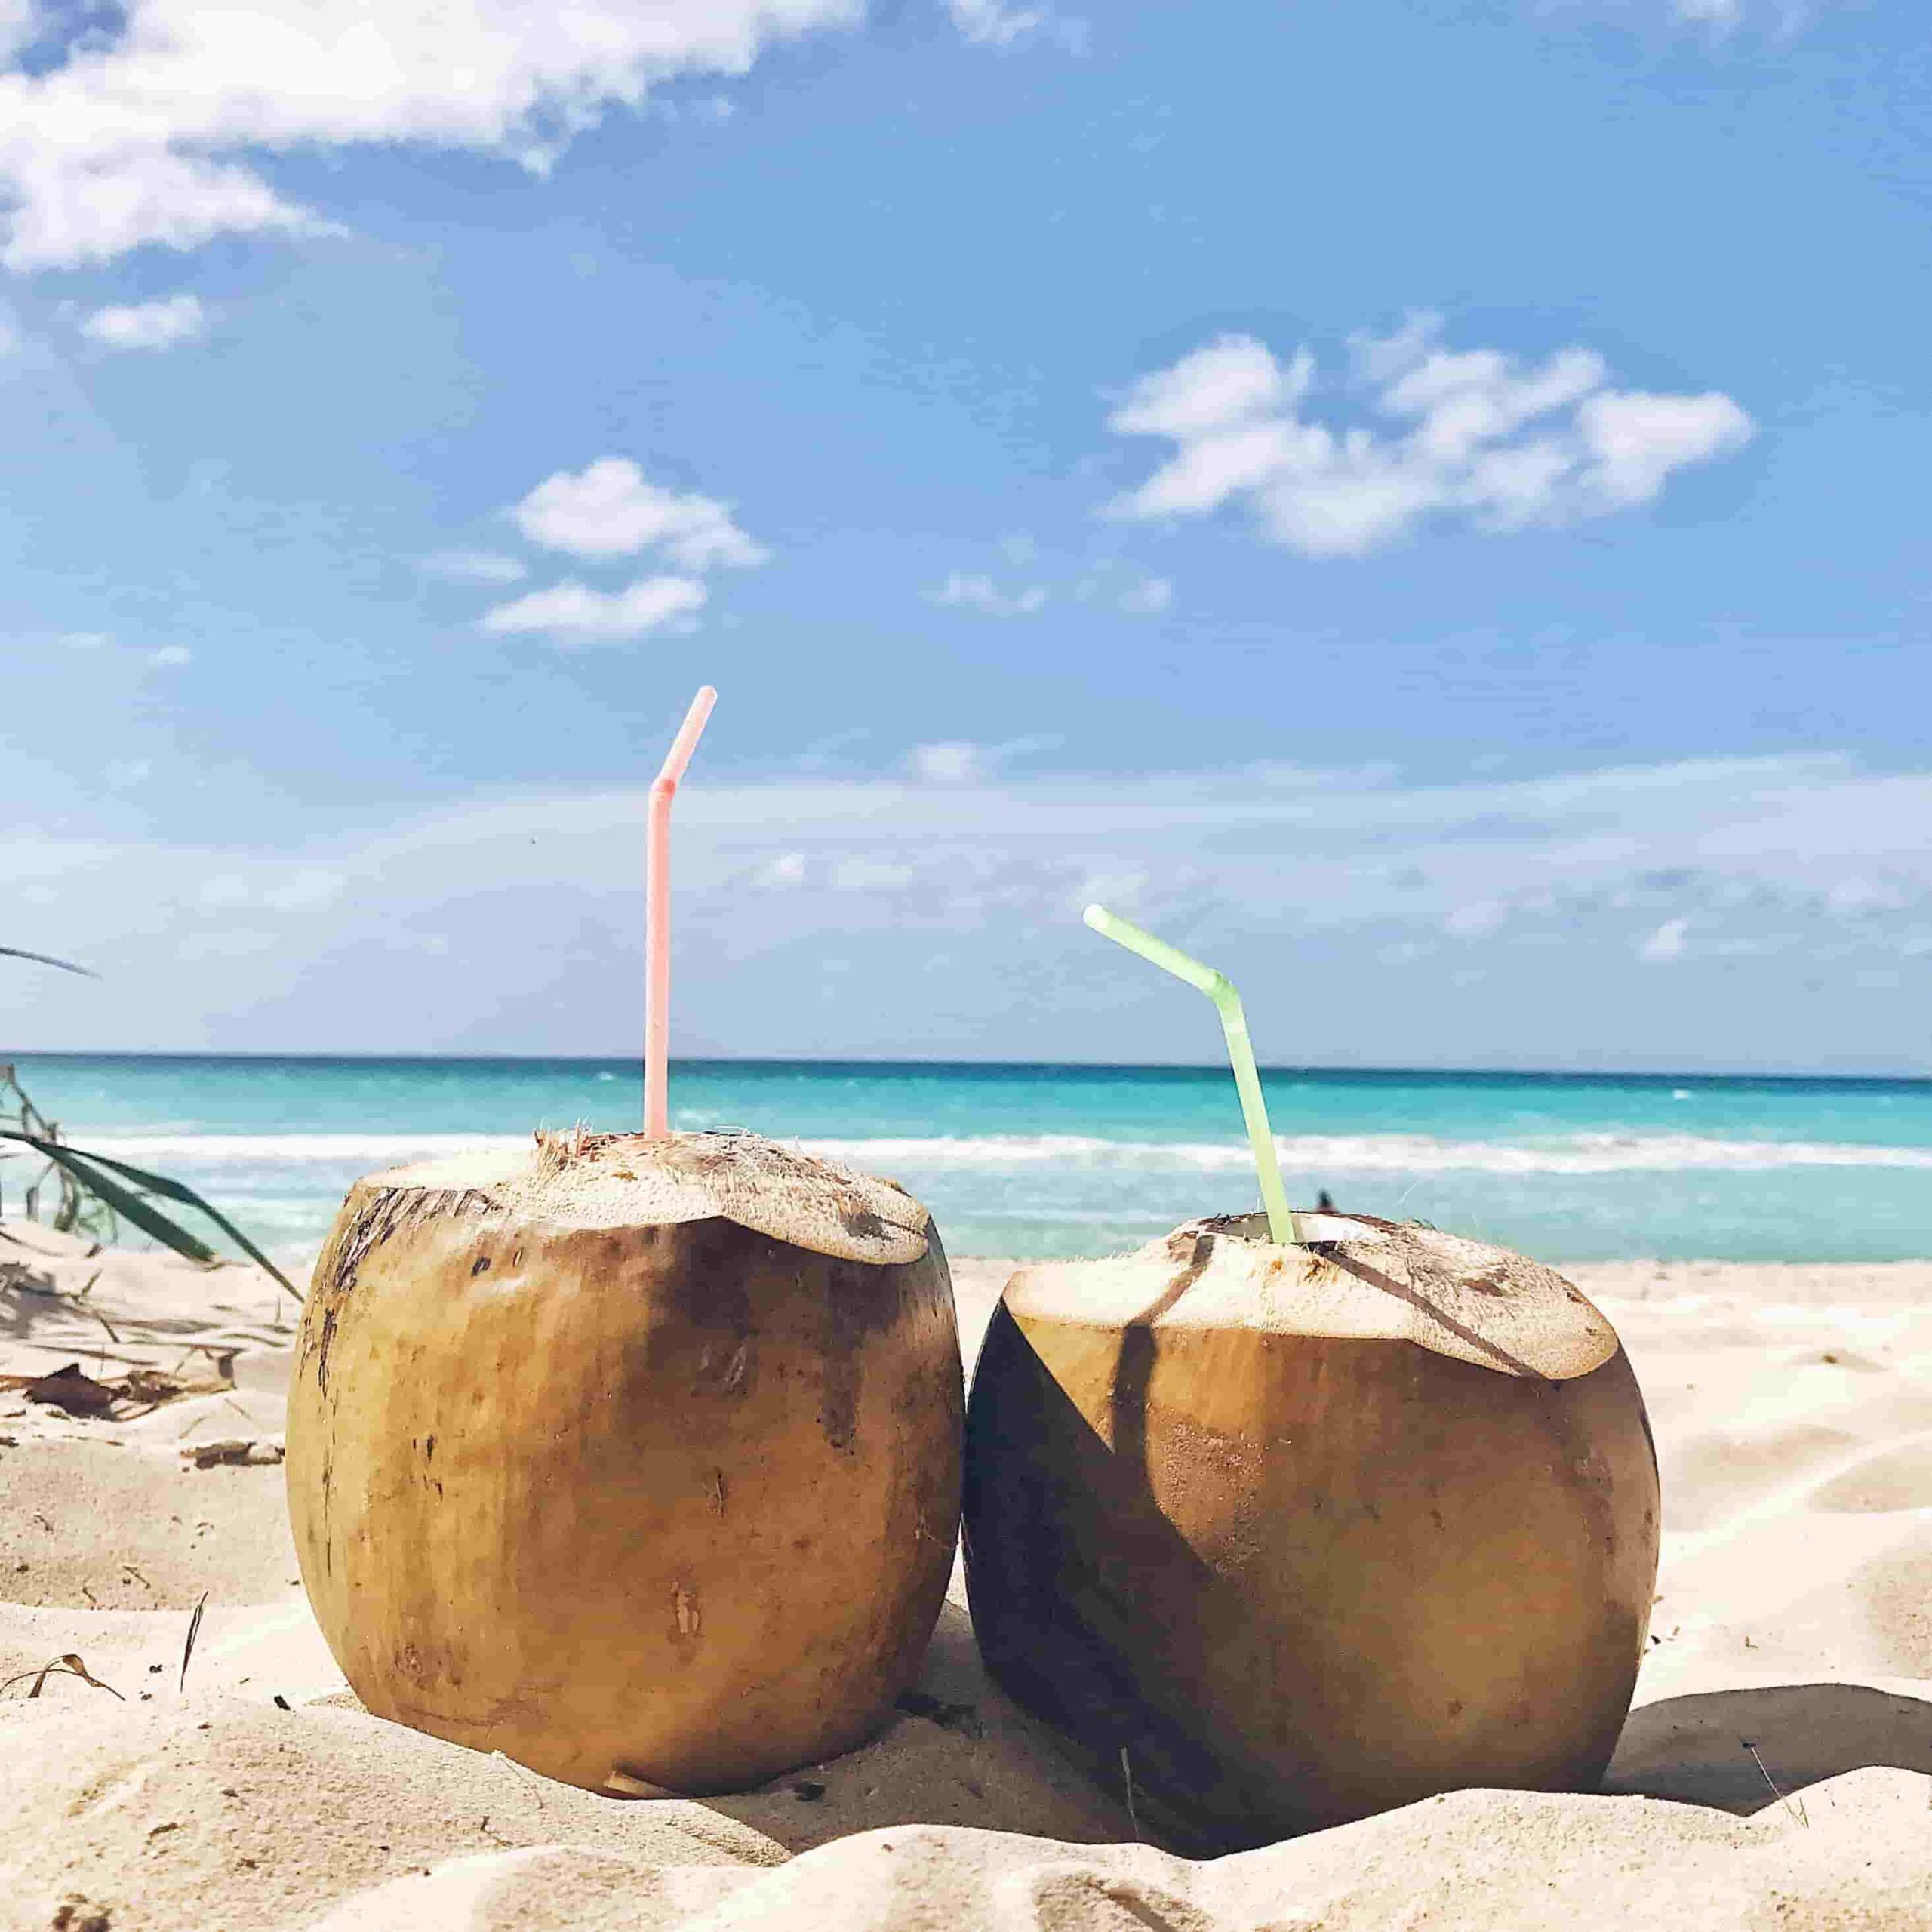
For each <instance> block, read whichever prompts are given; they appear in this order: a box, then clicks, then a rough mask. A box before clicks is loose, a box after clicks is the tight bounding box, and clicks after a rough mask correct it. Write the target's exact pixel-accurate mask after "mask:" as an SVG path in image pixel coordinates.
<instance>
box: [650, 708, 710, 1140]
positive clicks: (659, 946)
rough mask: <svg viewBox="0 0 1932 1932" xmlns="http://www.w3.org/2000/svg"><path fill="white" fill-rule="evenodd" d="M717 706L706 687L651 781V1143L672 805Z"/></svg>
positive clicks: (663, 1042) (663, 1038) (657, 1090)
mask: <svg viewBox="0 0 1932 1932" xmlns="http://www.w3.org/2000/svg"><path fill="white" fill-rule="evenodd" d="M717 702H718V694H717V693H716V692H715V691H713V690H712V688H711V687H710V686H709V685H706V686H705V687H704V688H703V690H702V691H700V692H699V693H698V694H697V697H694V698H693V699H692V700H691V709H690V710H688V712H685V721H684V722H683V723H682V724H680V725H679V726H678V735H677V736H676V737H675V738H673V739H672V741H671V749H670V750H669V752H666V754H665V757H664V763H663V766H662V768H660V770H659V771H658V774H657V777H656V778H655V779H654V780H652V781H651V811H650V817H649V818H648V821H647V828H646V832H645V848H644V851H645V861H644V868H645V869H644V875H645V912H644V1131H645V1136H646V1137H647V1138H648V1139H650V1140H668V1139H669V1137H670V1134H671V1105H670V1077H669V1052H670V1044H671V801H672V799H673V798H675V797H676V796H677V795H678V780H679V779H681V777H684V775H685V766H686V765H688V764H690V763H691V753H692V752H694V751H695V750H697V741H698V738H699V737H700V734H702V733H703V730H704V721H705V720H706V718H709V716H710V715H711V707H712V706H713V705H714V704H715V703H717Z"/></svg>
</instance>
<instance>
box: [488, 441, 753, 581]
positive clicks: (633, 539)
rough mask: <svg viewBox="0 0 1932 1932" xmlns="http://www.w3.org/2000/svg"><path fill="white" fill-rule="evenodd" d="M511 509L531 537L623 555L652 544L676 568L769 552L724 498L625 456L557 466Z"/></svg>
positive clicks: (737, 561) (741, 560)
mask: <svg viewBox="0 0 1932 1932" xmlns="http://www.w3.org/2000/svg"><path fill="white" fill-rule="evenodd" d="M511 515H513V516H514V517H515V519H516V524H517V528H518V529H519V530H521V531H522V532H523V534H524V535H525V536H526V537H528V538H529V539H530V540H531V542H532V543H541V544H543V546H545V547H546V549H552V550H564V551H568V552H569V553H570V554H571V555H572V556H576V557H624V556H629V555H632V554H634V553H635V552H637V551H639V550H642V549H647V548H648V547H651V546H657V548H659V549H662V550H663V551H664V552H666V554H667V555H669V557H670V558H671V559H672V561H673V562H675V564H676V565H678V568H680V569H681V570H687V571H704V570H709V569H710V568H712V567H713V566H714V565H734V566H738V567H743V566H745V565H752V564H761V563H763V562H764V561H765V558H766V556H767V555H768V552H766V551H765V550H764V549H761V547H760V546H758V544H756V543H753V542H752V540H751V539H750V538H749V537H747V536H746V534H745V533H744V532H743V531H742V530H740V528H738V526H737V524H736V523H735V522H734V521H732V518H731V510H730V508H729V506H728V505H726V504H724V503H718V502H717V501H715V500H714V499H713V498H712V497H700V496H698V495H696V494H688V495H680V494H678V493H677V492H676V491H672V490H666V489H663V488H660V487H659V486H658V485H657V484H655V483H651V482H649V481H646V479H645V474H644V472H643V471H642V470H641V469H639V468H638V466H637V465H636V464H635V463H633V462H632V460H630V458H629V457H621V456H607V457H600V458H599V459H598V460H597V461H596V462H595V463H592V464H590V465H589V467H588V468H586V469H582V470H580V471H578V472H576V473H575V474H574V475H573V474H572V473H571V472H570V471H568V470H559V471H558V472H557V474H556V475H554V476H552V477H550V478H548V479H547V480H546V481H544V482H542V483H540V484H538V485H537V488H535V489H534V490H533V491H531V493H530V494H529V495H528V496H527V497H525V498H524V500H522V502H521V503H518V505H517V506H516V507H515V509H514V510H512V512H511Z"/></svg>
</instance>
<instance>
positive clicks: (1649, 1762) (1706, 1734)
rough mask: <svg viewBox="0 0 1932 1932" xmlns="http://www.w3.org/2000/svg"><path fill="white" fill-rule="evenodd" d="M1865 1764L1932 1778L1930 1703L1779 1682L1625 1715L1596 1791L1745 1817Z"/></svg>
mask: <svg viewBox="0 0 1932 1932" xmlns="http://www.w3.org/2000/svg"><path fill="white" fill-rule="evenodd" d="M1754 1749H1755V1752H1756V1754H1757V1755H1756V1756H1755V1757H1753V1755H1752V1752H1753V1750H1754ZM1872 1764H1887V1765H1890V1766H1893V1767H1895V1768H1896V1769H1898V1770H1907V1771H1924V1772H1926V1773H1927V1774H1932V1703H1926V1702H1925V1701H1924V1700H1923V1699H1921V1698H1918V1697H1906V1696H1904V1695H1903V1694H1900V1692H1897V1691H1895V1690H1874V1689H1872V1688H1871V1687H1869V1686H1866V1685H1864V1684H1772V1685H1770V1686H1767V1687H1764V1688H1763V1689H1761V1690H1712V1691H1706V1692H1704V1693H1702V1694H1699V1695H1697V1696H1694V1697H1666V1698H1665V1699H1664V1700H1663V1702H1662V1703H1656V1704H1647V1705H1646V1706H1644V1708H1643V1709H1641V1710H1637V1711H1633V1712H1631V1714H1630V1721H1629V1723H1628V1724H1626V1725H1625V1726H1624V1727H1623V1738H1622V1740H1620V1742H1619V1743H1618V1745H1617V1755H1616V1756H1615V1757H1614V1758H1613V1759H1612V1760H1611V1766H1610V1769H1609V1770H1608V1771H1607V1773H1606V1774H1604V1781H1603V1786H1602V1789H1603V1790H1604V1792H1606V1793H1608V1794H1610V1795H1617V1796H1636V1797H1643V1798H1674V1799H1675V1800H1676V1801H1678V1803H1680V1804H1707V1805H1710V1806H1712V1807H1715V1809H1717V1810H1721V1811H1734V1812H1736V1813H1737V1814H1739V1815H1740V1816H1748V1815H1749V1814H1751V1813H1752V1812H1754V1811H1761V1810H1764V1807H1766V1806H1767V1805H1770V1804H1777V1802H1778V1801H1779V1799H1780V1797H1790V1796H1792V1795H1794V1794H1795V1793H1797V1792H1801V1791H1803V1790H1804V1788H1805V1786H1807V1785H1814V1784H1820V1783H1823V1782H1824V1780H1826V1779H1827V1778H1835V1777H1840V1776H1841V1775H1842V1774H1844V1773H1845V1772H1847V1771H1856V1770H1863V1769H1864V1768H1865V1767H1866V1766H1868V1765H1872Z"/></svg>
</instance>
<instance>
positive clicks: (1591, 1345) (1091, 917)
mask: <svg viewBox="0 0 1932 1932" xmlns="http://www.w3.org/2000/svg"><path fill="white" fill-rule="evenodd" d="M1086 921H1087V924H1088V925H1090V926H1091V927H1092V928H1094V931H1097V932H1099V933H1100V934H1104V935H1105V936H1106V937H1107V938H1109V939H1111V940H1115V941H1116V942H1118V943H1119V944H1121V946H1125V947H1126V948H1127V949H1128V950H1129V951H1131V952H1135V953H1137V954H1139V955H1140V956H1141V957H1142V958H1145V959H1146V960H1149V961H1151V962H1152V964H1155V965H1157V966H1159V967H1161V968H1163V969H1164V970H1165V971H1168V972H1170V973H1172V974H1175V975H1176V976H1177V977H1179V978H1180V979H1182V980H1185V981H1186V983H1188V984H1189V985H1190V986H1195V987H1196V988H1198V989H1199V990H1200V991H1201V992H1204V993H1206V994H1207V995H1208V997H1209V998H1211V1000H1212V1001H1214V1005H1215V1007H1216V1009H1217V1011H1218V1012H1219V1014H1220V1018H1221V1023H1222V1029H1223V1034H1224V1036H1225V1038H1226V1043H1227V1048H1228V1052H1229V1058H1230V1060H1231V1062H1232V1067H1233V1072H1234V1078H1235V1089H1236V1092H1237V1094H1238V1097H1239V1100H1240V1103H1241V1111H1242V1114H1243V1116H1244V1119H1245V1121H1246V1122H1247V1130H1248V1135H1249V1144H1250V1146H1251V1149H1252V1150H1253V1153H1254V1164H1255V1169H1256V1175H1257V1180H1258V1181H1259V1183H1260V1193H1261V1198H1262V1201H1263V1204H1264V1212H1263V1213H1261V1214H1243V1213H1234V1214H1211V1215H1207V1216H1205V1217H1203V1218H1201V1219H1199V1220H1191V1221H1188V1222H1186V1223H1183V1225H1182V1226H1180V1227H1177V1228H1176V1229H1174V1232H1172V1233H1171V1234H1170V1235H1166V1236H1164V1237H1163V1238H1161V1239H1160V1240H1158V1241H1152V1242H1150V1243H1149V1244H1148V1245H1147V1246H1146V1247H1143V1248H1142V1249H1141V1250H1140V1251H1139V1252H1138V1253H1137V1254H1127V1255H1120V1256H1116V1257H1112V1258H1111V1259H1108V1260H1097V1261H1088V1262H1075V1263H1060V1264H1048V1265H1044V1266H1035V1267H1029V1268H1025V1269H1021V1270H1020V1272H1019V1273H1017V1274H1016V1275H1014V1277H1013V1278H1012V1279H1011V1281H1008V1284H1007V1285H1006V1290H1005V1293H1004V1295H1003V1297H1001V1303H1000V1306H999V1307H998V1309H997V1310H996V1311H995V1314H994V1316H993V1320H992V1325H991V1327H989V1329H988V1331H987V1333H986V1342H985V1344H984V1346H983V1348H982V1349H981V1350H980V1358H979V1362H978V1365H977V1367H976V1368H975V1369H974V1376H973V1392H972V1397H971V1401H970V1402H969V1404H968V1411H967V1452H966V1491H965V1512H964V1513H965V1546H966V1581H967V1589H968V1597H969V1599H970V1601H971V1609H972V1614H973V1627H974V1634H975V1635H976V1636H977V1638H978V1640H979V1644H980V1654H981V1655H982V1657H983V1658H984V1659H985V1660H986V1665H987V1666H988V1668H989V1669H990V1670H991V1671H992V1674H993V1675H994V1676H995V1678H997V1679H998V1681H999V1682H1000V1683H1001V1685H1002V1686H1003V1687H1004V1688H1005V1689H1006V1690H1008V1692H1009V1693H1010V1694H1011V1695H1012V1696H1013V1697H1014V1698H1016V1699H1017V1700H1018V1701H1019V1702H1020V1703H1021V1704H1023V1705H1024V1706H1026V1707H1027V1708H1028V1709H1029V1710H1031V1711H1032V1712H1033V1713H1034V1715H1036V1716H1037V1717H1039V1718H1042V1719H1043V1720H1044V1721H1046V1722H1047V1723H1048V1724H1051V1725H1052V1726H1053V1727H1054V1728H1056V1729H1057V1730H1059V1731H1060V1733H1061V1734H1062V1735H1063V1737H1064V1738H1065V1739H1066V1741H1067V1742H1068V1743H1069V1744H1070V1745H1071V1746H1072V1747H1073V1749H1075V1752H1076V1753H1077V1754H1078V1755H1081V1756H1082V1757H1083V1758H1084V1759H1085V1761H1087V1762H1088V1764H1089V1765H1090V1767H1091V1768H1092V1770H1093V1771H1094V1774H1095V1776H1096V1777H1097V1778H1099V1779H1100V1780H1103V1781H1104V1782H1106V1783H1107V1784H1109V1786H1112V1787H1113V1788H1114V1789H1115V1792H1116V1794H1117V1795H1119V1796H1121V1797H1123V1798H1126V1799H1127V1801H1128V1802H1129V1803H1130V1804H1135V1803H1137V1804H1138V1805H1139V1807H1140V1810H1139V1815H1140V1817H1142V1818H1143V1819H1146V1820H1151V1821H1152V1823H1153V1824H1154V1825H1155V1829H1157V1830H1158V1831H1159V1832H1161V1834H1162V1835H1163V1836H1164V1838H1165V1839H1166V1840H1167V1841H1168V1843H1169V1844H1172V1845H1174V1846H1175V1847H1177V1848H1180V1849H1184V1850H1191V1851H1193V1852H1195V1853H1198V1854H1216V1853H1220V1852H1223V1851H1228V1850H1235V1849H1238V1848H1240V1847H1245V1846H1250V1845H1254V1844H1267V1843H1270V1842H1272V1841H1274V1840H1275V1839H1277V1838H1281V1837H1283V1836H1284V1835H1287V1834H1288V1833H1290V1832H1297V1831H1303V1830H1307V1829H1312V1828H1315V1827H1319V1826H1327V1825H1332V1824H1337V1823H1341V1822H1343V1821H1344V1820H1348V1819H1352V1818H1358V1817H1362V1816H1364V1815H1365V1814H1367V1813H1370V1812H1373V1811H1379V1810H1386V1809H1389V1808H1391V1807H1394V1806H1396V1805H1399V1804H1408V1803H1411V1802H1412V1801H1414V1800H1416V1799H1418V1798H1425V1797H1428V1796H1429V1795H1432V1793H1435V1792H1442V1791H1449V1790H1454V1789H1460V1788H1462V1787H1465V1786H1524V1787H1529V1788H1531V1789H1557V1790H1588V1789H1592V1787H1593V1786H1595V1783H1596V1782H1597V1780H1598V1778H1599V1777H1601V1774H1602V1772H1603V1770H1604V1766H1605V1765H1606V1764H1607V1763H1608V1761H1609V1759H1610V1755H1611V1750H1612V1749H1613V1748H1614V1746H1615V1744H1616V1742H1617V1734H1618V1732H1619V1730H1620V1729H1621V1727H1622V1725H1623V1720H1624V1717H1625V1715H1626V1712H1628V1710H1629V1703H1630V1697H1631V1694H1632V1690H1633V1688H1634V1687H1635V1682H1636V1675H1637V1665H1638V1655H1639V1653H1640V1652H1641V1650H1642V1648H1643V1644H1644V1630H1645V1628H1646V1626H1647V1623H1648V1620H1649V1616H1650V1607H1651V1594H1652V1591H1653V1589H1654V1583H1655V1579H1656V1575H1657V1536H1658V1527H1657V1523H1658V1518H1657V1463H1656V1460H1655V1457H1654V1454H1653V1453H1652V1451H1651V1442H1650V1434H1649V1428H1648V1425H1647V1422H1646V1420H1645V1418H1644V1403H1643V1398H1642V1396H1641V1393H1640V1392H1638V1387H1637V1383H1636V1380H1635V1377H1634V1376H1633V1375H1632V1373H1631V1370H1630V1364H1629V1361H1627V1360H1626V1358H1625V1356H1624V1354H1623V1349H1622V1348H1621V1347H1620V1345H1619V1343H1618V1341H1617V1336H1616V1334H1614V1331H1612V1329H1611V1325H1610V1324H1609V1323H1608V1322H1607V1321H1605V1320H1604V1318H1603V1316H1602V1315H1601V1314H1599V1313H1598V1311H1597V1310H1596V1309H1595V1308H1593V1307H1592V1306H1591V1305H1590V1303H1589V1302H1588V1301H1586V1300H1585V1299H1584V1298H1583V1296H1582V1294H1580V1293H1579V1292H1578V1291H1577V1290H1576V1289H1575V1288H1574V1287H1571V1285H1570V1284H1569V1283H1568V1282H1567V1281H1564V1279H1563V1278H1561V1276H1560V1275H1557V1274H1555V1272H1552V1270H1551V1269H1548V1268H1546V1267H1544V1266H1542V1265H1541V1264H1540V1263H1537V1262H1534V1261H1532V1260H1528V1259H1527V1258H1526V1257H1524V1256H1522V1255H1520V1254H1511V1253H1509V1251H1506V1250H1505V1249H1503V1248H1499V1247H1492V1246H1491V1245H1489V1244H1487V1243H1486V1242H1483V1241H1473V1240H1469V1239H1467V1238H1464V1237H1463V1236H1461V1235H1455V1234H1451V1233H1447V1232H1443V1231H1441V1230H1439V1229H1435V1228H1432V1227H1429V1226H1425V1225H1423V1224H1422V1223H1398V1222H1395V1221H1393V1220H1383V1219H1382V1218H1380V1217H1377V1216H1375V1215H1372V1214H1333V1213H1314V1214H1311V1213H1308V1212H1306V1211H1303V1212H1300V1213H1296V1212H1294V1211H1291V1209H1290V1208H1289V1207H1288V1204H1287V1196H1286V1194H1285V1192H1284V1189H1283V1187H1282V1184H1281V1174H1280V1170H1279V1163H1278V1158H1277V1155H1276V1150H1275V1143H1274V1140H1273V1139H1272V1136H1271V1135H1270V1134H1269V1127H1268V1115H1267V1109H1266V1103H1265V1101H1264V1099H1263V1094H1262V1088H1261V1080H1260V1073H1259V1072H1258V1070H1257V1068H1256V1066H1255V1063H1254V1051H1253V1048H1252V1047H1251V1045H1250V1044H1249V1041H1248V1035H1247V1020H1246V1017H1245V1014H1244V1012H1243V1010H1242V1007H1241V1001H1240V998H1239V997H1238V995H1237V994H1236V993H1235V989H1234V988H1233V986H1232V985H1230V984H1229V981H1228V980H1227V979H1226V977H1225V976H1224V975H1223V974H1220V973H1219V972H1217V971H1215V970H1214V968H1211V967H1207V966H1204V965H1203V964H1201V962H1200V961H1198V960H1195V959H1193V958H1189V955H1187V954H1186V953H1184V952H1181V951H1180V950H1179V949H1177V948H1176V947H1174V946H1171V945H1170V944H1168V943H1167V942H1166V941H1164V940H1160V939H1158V938H1156V937H1155V936H1154V935H1153V934H1151V933H1148V932H1145V931H1143V930H1142V929H1141V928H1140V927H1138V926H1137V925H1134V924H1131V922H1130V921H1127V920H1125V919H1121V918H1117V917H1116V916H1115V915H1113V914H1112V913H1110V912H1107V911H1106V909H1105V908H1103V907H1101V906H1089V907H1088V909H1087V913H1086Z"/></svg>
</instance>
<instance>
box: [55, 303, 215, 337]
mask: <svg viewBox="0 0 1932 1932" xmlns="http://www.w3.org/2000/svg"><path fill="white" fill-rule="evenodd" d="M207 328H208V316H207V315H206V313H205V312H204V311H203V309H202V304H201V300H200V298H199V297H198V296H194V295H171V296H169V297H168V298H167V300H165V301H161V302H137V303H134V304H132V305H131V306H127V307H123V308H108V309H95V310H94V312H93V314H91V315H89V316H88V317H87V318H85V320H84V321H82V324H81V333H82V334H83V335H84V336H85V337H87V338H88V340H89V341H90V342H97V343H101V344H102V345H103V346H104V347H106V348H108V349H174V348H176V347H177V346H179V345H180V344H181V343H184V342H192V341H193V340H195V337H198V336H199V335H201V334H202V333H203V332H204V331H205V330H206V329H207Z"/></svg>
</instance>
